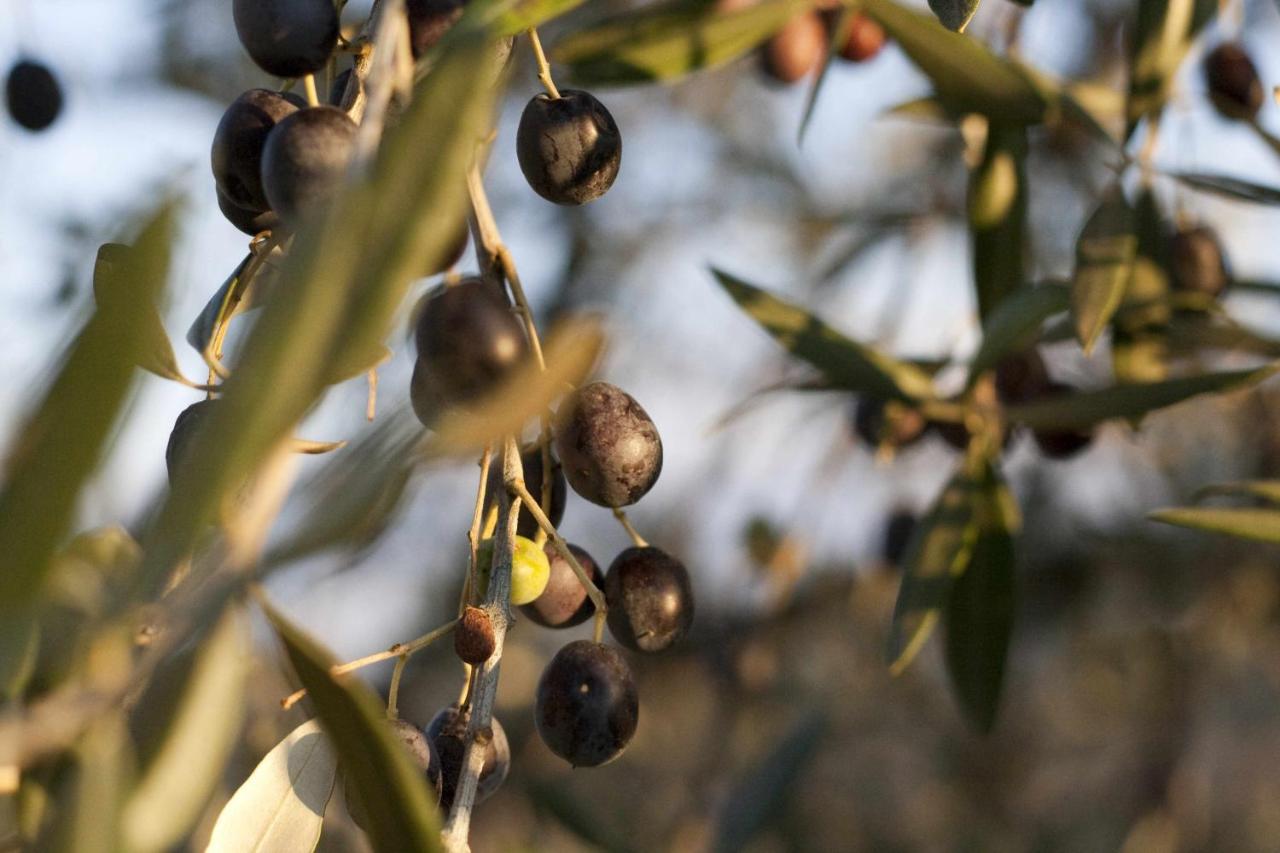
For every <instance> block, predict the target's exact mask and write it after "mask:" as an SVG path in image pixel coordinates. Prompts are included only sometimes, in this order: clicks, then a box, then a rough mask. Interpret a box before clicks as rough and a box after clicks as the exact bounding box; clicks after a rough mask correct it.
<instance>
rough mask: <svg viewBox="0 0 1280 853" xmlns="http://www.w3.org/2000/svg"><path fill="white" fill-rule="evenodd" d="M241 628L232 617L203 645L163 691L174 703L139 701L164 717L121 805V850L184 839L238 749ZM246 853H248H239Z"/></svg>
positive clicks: (244, 660)
mask: <svg viewBox="0 0 1280 853" xmlns="http://www.w3.org/2000/svg"><path fill="white" fill-rule="evenodd" d="M247 628H248V626H247V624H246V623H245V621H244V620H243V618H242V617H241V615H240V614H239V613H237V612H235V611H234V610H229V611H227V613H226V615H224V616H223V618H222V621H221V622H219V623H218V625H217V626H215V627H214V628H213V630H212V631H211V632H210V633H209V635H208V636H207V637H205V638H204V639H203V641H202V643H201V646H200V648H199V650H198V652H197V653H196V654H195V655H194V659H192V660H186V659H184V663H186V664H189V665H190V669H189V670H188V672H187V673H185V674H186V675H187V677H186V678H184V679H182V680H181V683H179V684H174V685H171V686H172V687H174V688H177V690H176V692H177V693H178V695H176V696H174V697H173V698H172V699H171V700H169V701H163V702H162V700H161V699H160V697H158V696H156V695H155V691H154V690H149V691H148V692H147V694H144V701H146V702H155V703H157V704H164V705H166V706H168V708H169V709H171V713H170V714H169V715H168V716H169V719H167V720H154V722H157V723H159V724H161V725H162V726H163V727H164V729H163V737H162V739H161V740H160V743H159V745H158V747H157V748H156V750H155V752H154V755H153V756H151V758H150V760H149V761H147V762H146V764H145V765H144V766H143V767H142V768H141V769H140V773H139V780H138V784H137V787H136V788H135V789H134V790H133V793H132V794H131V795H130V796H129V799H128V802H127V803H126V805H125V809H124V815H123V819H122V828H123V833H124V838H125V842H126V844H127V846H128V849H130V850H133V851H138V853H145V851H163V850H168V849H169V848H171V847H172V846H173V845H174V844H176V843H177V842H179V841H181V840H182V838H183V837H184V836H185V835H186V834H187V833H188V832H189V831H190V829H191V827H192V825H193V824H194V823H195V821H196V820H197V818H199V817H200V814H201V812H202V811H203V810H204V807H205V803H206V802H207V801H208V799H209V797H210V796H211V795H212V794H213V790H214V788H215V786H216V785H217V783H218V779H219V778H220V776H221V774H222V768H223V766H224V765H225V764H226V762H227V759H228V758H230V756H231V752H232V750H233V749H234V748H235V746H236V744H237V742H238V741H239V734H240V724H241V722H242V720H243V719H244V709H245V678H246V676H247V675H248V671H249V651H250V645H251V644H250V641H249V638H248V636H247ZM247 849H251V848H247Z"/></svg>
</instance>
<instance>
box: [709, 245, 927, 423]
mask: <svg viewBox="0 0 1280 853" xmlns="http://www.w3.org/2000/svg"><path fill="white" fill-rule="evenodd" d="M711 273H712V275H714V276H715V277H716V280H717V281H718V282H719V283H720V286H721V287H723V288H724V289H725V291H726V292H727V293H728V294H729V296H730V297H731V298H732V299H733V301H734V302H736V303H737V304H738V307H739V308H741V309H742V310H743V311H745V312H746V313H747V315H748V316H749V317H751V319H753V320H755V321H756V322H757V323H759V324H760V326H761V327H762V328H763V329H764V330H765V331H766V332H768V333H769V334H770V335H771V336H773V338H774V339H775V340H777V341H778V343H780V344H781V345H782V347H783V349H785V350H787V352H790V353H791V354H792V355H794V356H796V357H797V358H800V359H803V360H804V361H806V362H808V363H809V364H811V365H813V366H814V367H816V368H817V369H818V370H819V371H821V372H822V375H823V376H825V377H826V378H827V379H828V380H829V381H830V383H831V385H832V386H833V387H835V388H843V389H845V390H848V391H857V392H859V393H862V394H866V395H868V396H871V397H875V398H876V399H880V400H903V401H907V402H910V401H915V400H920V399H923V398H925V397H929V396H930V395H932V393H933V382H932V381H931V380H930V379H929V377H928V375H926V374H925V373H924V372H923V371H921V370H919V369H918V368H916V367H913V366H912V365H910V364H907V363H906V362H901V361H897V360H896V359H893V358H890V357H889V356H886V355H884V354H883V353H879V352H877V351H875V350H874V349H872V348H871V347H868V346H864V345H862V344H860V343H857V342H856V341H853V340H850V339H849V338H846V337H845V336H844V335H841V334H840V333H839V332H837V331H836V330H835V329H833V328H831V327H830V326H828V325H827V324H826V323H824V322H823V321H822V320H820V319H819V318H817V317H815V316H814V315H812V314H810V313H809V312H807V311H805V310H804V309H803V308H801V307H799V306H798V305H794V304H792V303H790V302H787V301H785V300H783V299H781V298H779V297H777V296H774V295H773V294H771V293H769V292H768V291H765V290H762V289H761V288H758V287H756V286H755V285H752V284H747V283H746V282H745V281H743V280H742V279H740V278H737V277H736V276H733V275H731V274H729V273H727V272H723V271H721V270H718V269H715V268H712V270H711Z"/></svg>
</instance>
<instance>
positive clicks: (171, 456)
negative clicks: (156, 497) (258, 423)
mask: <svg viewBox="0 0 1280 853" xmlns="http://www.w3.org/2000/svg"><path fill="white" fill-rule="evenodd" d="M217 404H218V401H217V400H200V401H198V402H195V403H192V404H191V405H190V406H187V407H186V408H185V409H183V410H182V412H181V413H179V415H178V418H177V420H175V421H174V422H173V431H172V432H170V433H169V443H168V444H167V445H166V446H165V449H164V464H165V467H166V468H167V469H168V471H169V485H173V484H174V483H175V482H176V481H177V476H178V474H179V472H180V471H181V470H182V468H183V467H185V465H186V464H187V462H186V453H187V448H188V447H190V446H191V439H192V438H193V437H194V436H195V434H196V433H197V432H198V431H199V430H200V429H201V428H202V426H203V425H204V424H206V423H208V421H209V416H210V415H211V414H212V413H213V412H214V411H215V409H214V406H216V405H217Z"/></svg>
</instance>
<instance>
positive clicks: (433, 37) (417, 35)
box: [404, 0, 466, 59]
mask: <svg viewBox="0 0 1280 853" xmlns="http://www.w3.org/2000/svg"><path fill="white" fill-rule="evenodd" d="M465 5H466V3H465V0H405V4H404V6H405V12H407V13H408V16H409V46H410V48H412V50H413V58H414V59H418V58H420V57H421V56H422V54H424V53H426V52H427V51H428V50H430V49H431V48H433V47H435V46H436V44H437V43H439V41H440V39H442V38H444V34H445V33H447V32H449V28H450V27H452V26H453V25H454V24H455V23H457V21H458V19H459V18H461V17H462V10H463V7H464V6H465Z"/></svg>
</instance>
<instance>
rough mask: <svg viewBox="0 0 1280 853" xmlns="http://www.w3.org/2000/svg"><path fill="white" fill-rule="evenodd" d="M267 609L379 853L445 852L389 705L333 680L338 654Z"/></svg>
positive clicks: (430, 801)
mask: <svg viewBox="0 0 1280 853" xmlns="http://www.w3.org/2000/svg"><path fill="white" fill-rule="evenodd" d="M263 610H264V612H265V613H266V615H267V619H268V620H270V622H271V624H272V626H273V627H274V628H275V630H276V635H277V636H279V638H280V641H281V642H282V643H284V647H285V650H286V651H287V652H288V654H289V660H290V661H292V663H293V668H294V671H295V672H297V674H298V679H299V680H300V681H301V682H302V685H303V686H304V687H306V688H307V693H308V695H309V696H310V697H311V701H312V702H314V703H315V706H316V713H317V714H318V715H319V718H320V724H321V725H322V726H324V729H325V731H326V732H327V733H328V734H329V737H330V739H331V741H332V742H333V745H334V747H335V748H336V750H337V753H338V761H339V763H340V764H341V766H342V769H343V773H344V774H345V778H346V779H347V780H348V784H355V785H356V786H357V787H358V788H359V790H360V794H361V799H362V800H363V801H364V804H365V807H366V808H367V809H368V812H369V841H370V843H371V844H372V845H373V848H374V850H377V851H380V853H413V851H424V852H425V853H436V851H442V850H443V849H444V848H443V845H442V844H441V841H440V821H439V814H438V811H437V809H436V805H435V799H434V797H433V795H432V793H433V792H431V791H430V790H429V789H428V787H427V781H426V777H425V776H424V775H423V773H422V771H421V770H419V769H418V767H417V766H416V765H415V764H414V763H413V759H411V758H410V757H409V754H408V752H407V751H406V750H405V749H404V748H403V747H402V746H401V745H400V743H399V740H398V739H397V738H396V737H395V735H393V734H392V732H391V728H390V727H389V726H388V725H387V715H386V711H385V709H384V708H383V707H382V703H381V702H380V701H378V699H377V697H375V696H374V695H373V693H372V692H371V691H370V690H369V688H367V687H365V686H364V684H363V683H362V682H360V681H359V680H358V679H357V678H356V677H354V676H350V675H348V676H334V675H332V674H331V673H330V667H332V666H333V665H334V663H335V661H334V659H333V656H332V655H330V654H329V653H328V652H326V651H325V650H323V649H322V648H321V647H320V646H319V645H318V644H317V643H316V642H315V641H314V640H312V639H311V638H310V637H308V636H307V635H306V634H304V633H303V632H302V631H301V630H299V629H298V628H297V627H296V626H294V625H293V624H292V623H290V622H289V621H288V620H287V619H285V617H284V616H283V615H282V614H281V613H280V612H279V611H277V610H275V609H274V608H272V607H271V606H270V605H267V604H264V605H263Z"/></svg>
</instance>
